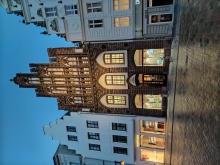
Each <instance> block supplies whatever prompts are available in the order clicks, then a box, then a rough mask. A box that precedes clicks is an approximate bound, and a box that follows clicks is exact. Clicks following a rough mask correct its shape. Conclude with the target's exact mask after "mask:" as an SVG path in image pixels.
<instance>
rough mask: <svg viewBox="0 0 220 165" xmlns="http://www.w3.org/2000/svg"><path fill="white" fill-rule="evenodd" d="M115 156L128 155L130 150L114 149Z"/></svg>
mask: <svg viewBox="0 0 220 165" xmlns="http://www.w3.org/2000/svg"><path fill="white" fill-rule="evenodd" d="M113 152H114V154H123V155H128V149H127V148H123V147H113Z"/></svg>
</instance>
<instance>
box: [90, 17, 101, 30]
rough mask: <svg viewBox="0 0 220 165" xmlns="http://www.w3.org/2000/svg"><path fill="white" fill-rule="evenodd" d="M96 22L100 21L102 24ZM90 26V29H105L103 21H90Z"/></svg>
mask: <svg viewBox="0 0 220 165" xmlns="http://www.w3.org/2000/svg"><path fill="white" fill-rule="evenodd" d="M96 21H100V22H96ZM99 25H101V26H99ZM88 26H89V29H96V28H103V27H104V25H103V20H102V19H95V20H88Z"/></svg>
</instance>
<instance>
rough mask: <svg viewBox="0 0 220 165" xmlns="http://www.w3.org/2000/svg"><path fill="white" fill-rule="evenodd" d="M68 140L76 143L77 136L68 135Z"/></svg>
mask: <svg viewBox="0 0 220 165" xmlns="http://www.w3.org/2000/svg"><path fill="white" fill-rule="evenodd" d="M68 140H69V141H77V136H74V135H68Z"/></svg>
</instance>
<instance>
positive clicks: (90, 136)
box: [88, 132, 99, 140]
mask: <svg viewBox="0 0 220 165" xmlns="http://www.w3.org/2000/svg"><path fill="white" fill-rule="evenodd" d="M88 139H93V140H99V133H93V132H88Z"/></svg>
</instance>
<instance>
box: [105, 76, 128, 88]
mask: <svg viewBox="0 0 220 165" xmlns="http://www.w3.org/2000/svg"><path fill="white" fill-rule="evenodd" d="M108 77H111V82H112V83H108V81H109V80H110V79H109V80H107V79H108ZM117 77H120V79H121V78H122V77H123V78H124V80H123V81H124V83H123V84H117V83H114V82H122V80H117V79H119V78H117ZM114 79H115V80H114ZM105 83H106V85H123V86H124V85H125V75H105Z"/></svg>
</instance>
